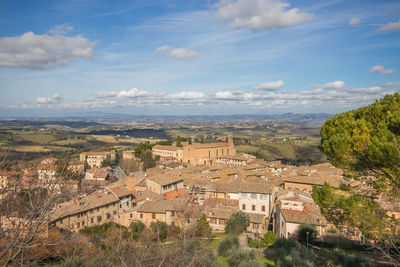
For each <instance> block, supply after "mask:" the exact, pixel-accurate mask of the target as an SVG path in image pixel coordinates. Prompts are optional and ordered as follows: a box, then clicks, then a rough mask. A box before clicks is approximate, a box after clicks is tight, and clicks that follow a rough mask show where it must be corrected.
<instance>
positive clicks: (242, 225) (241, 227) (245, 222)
mask: <svg viewBox="0 0 400 267" xmlns="http://www.w3.org/2000/svg"><path fill="white" fill-rule="evenodd" d="M249 223H250V218H249V215H247V214H246V213H244V212H243V211H238V212H235V213H233V214H232V215H231V217H230V218H229V219H228V221H227V222H226V225H225V233H226V234H229V235H240V234H241V233H243V232H244V231H245V230H246V228H247V226H249Z"/></svg>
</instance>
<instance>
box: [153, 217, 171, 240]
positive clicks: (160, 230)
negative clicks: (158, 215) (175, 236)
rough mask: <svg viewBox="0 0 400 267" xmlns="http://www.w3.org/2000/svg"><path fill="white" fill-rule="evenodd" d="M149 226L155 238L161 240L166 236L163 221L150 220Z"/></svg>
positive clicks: (165, 227) (166, 231)
mask: <svg viewBox="0 0 400 267" xmlns="http://www.w3.org/2000/svg"><path fill="white" fill-rule="evenodd" d="M150 228H151V230H152V231H153V233H154V234H155V239H157V240H160V241H162V240H164V239H166V238H167V234H168V230H167V228H168V227H167V224H166V223H165V222H160V221H157V222H152V223H151V224H150Z"/></svg>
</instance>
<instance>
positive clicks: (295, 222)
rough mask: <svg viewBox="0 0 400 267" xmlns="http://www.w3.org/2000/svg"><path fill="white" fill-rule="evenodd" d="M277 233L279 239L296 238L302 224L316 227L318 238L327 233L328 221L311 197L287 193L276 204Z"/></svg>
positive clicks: (275, 225) (291, 192)
mask: <svg viewBox="0 0 400 267" xmlns="http://www.w3.org/2000/svg"><path fill="white" fill-rule="evenodd" d="M275 207H276V211H275V223H274V228H275V233H276V235H277V236H278V237H284V238H288V237H290V236H295V235H296V234H297V230H298V229H299V227H300V225H302V224H310V225H315V227H316V230H317V236H323V235H325V233H326V227H327V221H326V219H325V217H324V216H323V215H322V214H321V210H320V208H319V207H318V206H317V205H316V204H315V203H314V200H313V199H312V198H311V196H310V195H308V196H307V195H305V194H302V193H300V194H298V193H297V194H295V193H294V192H293V191H287V194H286V195H281V196H280V197H279V199H278V200H277V202H276V206H275Z"/></svg>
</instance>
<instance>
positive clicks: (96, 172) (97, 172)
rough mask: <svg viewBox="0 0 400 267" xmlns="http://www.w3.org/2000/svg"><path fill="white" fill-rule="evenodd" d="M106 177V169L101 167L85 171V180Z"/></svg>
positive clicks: (104, 178) (98, 179) (103, 178)
mask: <svg viewBox="0 0 400 267" xmlns="http://www.w3.org/2000/svg"><path fill="white" fill-rule="evenodd" d="M107 177H108V171H106V170H104V169H101V168H92V169H89V170H87V171H86V174H85V179H86V180H97V181H104V180H106V179H107Z"/></svg>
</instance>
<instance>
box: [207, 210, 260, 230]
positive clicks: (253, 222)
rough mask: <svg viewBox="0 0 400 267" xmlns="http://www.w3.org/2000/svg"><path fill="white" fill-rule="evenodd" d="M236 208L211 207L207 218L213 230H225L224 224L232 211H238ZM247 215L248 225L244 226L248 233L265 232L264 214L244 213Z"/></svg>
mask: <svg viewBox="0 0 400 267" xmlns="http://www.w3.org/2000/svg"><path fill="white" fill-rule="evenodd" d="M238 211H239V210H238V209H237V208H230V207H225V208H212V209H210V210H208V212H207V214H206V215H207V220H208V222H209V223H210V227H211V230H212V231H213V232H223V231H225V226H226V223H227V221H228V220H229V218H230V217H231V216H232V214H233V213H235V212H238ZM245 214H247V215H248V216H249V219H250V221H249V226H247V228H246V232H248V233H258V234H261V235H262V234H265V233H266V232H267V225H266V216H265V215H264V214H256V213H245Z"/></svg>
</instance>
